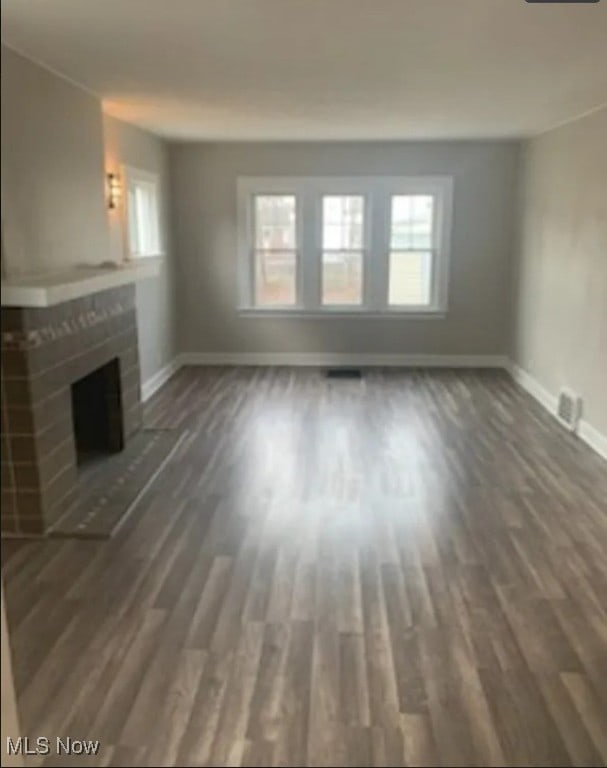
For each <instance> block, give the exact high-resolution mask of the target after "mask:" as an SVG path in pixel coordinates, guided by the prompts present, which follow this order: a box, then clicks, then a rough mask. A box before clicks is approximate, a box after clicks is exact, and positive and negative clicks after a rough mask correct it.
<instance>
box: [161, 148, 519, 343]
mask: <svg viewBox="0 0 607 768" xmlns="http://www.w3.org/2000/svg"><path fill="white" fill-rule="evenodd" d="M518 151H519V147H518V144H517V143H516V142H453V143H442V142H436V143H434V142H433V143H399V144H385V143H383V144H375V143H364V144H357V143H349V144H197V143H196V144H173V145H171V147H170V152H171V185H172V186H171V201H172V221H173V228H174V229H173V233H174V245H175V249H176V253H177V257H178V277H177V280H178V295H179V317H178V329H179V330H178V339H179V346H180V351H185V352H231V353H236V352H247V353H251V352H253V353H254V352H303V353H315V352H326V353H377V354H382V353H385V354H399V353H411V354H414V353H422V354H462V355H466V354H505V353H507V351H508V349H509V341H510V338H509V335H510V334H509V332H510V318H509V313H510V287H511V279H512V278H511V274H510V268H511V258H510V257H511V250H512V233H513V229H514V214H515V197H516V171H517V163H518ZM357 174H358V175H365V174H366V175H381V174H391V175H407V174H449V175H453V176H454V177H455V195H454V231H453V239H452V262H451V281H450V290H449V312H448V315H447V317H446V318H445V319H434V318H433V319H421V320H419V319H399V318H386V319H384V318H381V319H375V318H367V319H361V318H331V319H326V318H320V319H318V318H316V319H313V318H284V317H281V318H274V319H272V318H269V319H268V318H263V319H261V318H254V319H252V318H250V317H246V318H245V317H239V315H238V313H237V311H236V307H237V222H236V180H237V177H238V176H239V175H259V176H271V175H325V176H326V175H343V176H355V175H357Z"/></svg>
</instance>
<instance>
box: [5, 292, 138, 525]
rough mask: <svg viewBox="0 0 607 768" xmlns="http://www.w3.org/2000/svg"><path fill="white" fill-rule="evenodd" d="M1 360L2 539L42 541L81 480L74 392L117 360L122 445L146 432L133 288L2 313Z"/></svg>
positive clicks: (13, 309)
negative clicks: (38, 538) (31, 537)
mask: <svg viewBox="0 0 607 768" xmlns="http://www.w3.org/2000/svg"><path fill="white" fill-rule="evenodd" d="M1 359H2V531H3V532H6V533H9V534H43V533H45V532H47V531H48V530H49V528H51V527H52V525H53V523H54V522H56V520H57V519H58V517H59V516H60V515H61V514H62V512H63V506H62V500H63V499H64V498H65V496H66V494H68V493H69V491H70V490H72V489H73V488H74V485H75V482H76V477H77V472H78V468H77V462H76V444H75V435H74V423H73V416H72V390H71V388H72V384H74V382H76V381H78V380H79V379H81V378H83V377H84V376H87V375H88V374H89V373H91V372H93V371H95V370H97V369H98V368H100V367H101V366H104V365H105V364H107V363H108V362H110V361H112V360H115V359H117V360H118V365H119V371H120V387H119V394H118V396H117V397H116V398H115V399H116V402H115V404H114V405H113V407H114V408H115V409H120V411H121V415H122V418H121V421H122V429H123V437H124V440H125V441H126V440H128V438H129V437H130V436H131V435H132V434H133V433H134V432H135V431H136V430H137V429H139V427H140V426H141V401H140V383H139V358H138V349H137V325H136V315H135V288H134V285H127V286H123V287H120V288H114V289H111V290H106V291H103V292H101V293H95V294H93V295H90V296H86V297H84V298H79V299H75V300H73V301H68V302H64V303H62V304H58V305H56V306H52V307H47V308H35V309H34V308H12V307H3V308H2V358H1ZM115 416H116V417H117V418H118V419H119V420H120V412H116V414H115Z"/></svg>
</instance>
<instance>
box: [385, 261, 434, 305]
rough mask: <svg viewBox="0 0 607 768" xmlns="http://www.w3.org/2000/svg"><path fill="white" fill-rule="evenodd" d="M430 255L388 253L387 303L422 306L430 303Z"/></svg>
mask: <svg viewBox="0 0 607 768" xmlns="http://www.w3.org/2000/svg"><path fill="white" fill-rule="evenodd" d="M431 275H432V253H428V252H427V251H426V252H415V251H405V252H400V253H399V252H398V251H393V252H392V253H390V281H389V287H388V303H389V304H391V305H400V306H407V305H410V306H423V305H426V304H429V303H430V285H431Z"/></svg>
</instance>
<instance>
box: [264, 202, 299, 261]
mask: <svg viewBox="0 0 607 768" xmlns="http://www.w3.org/2000/svg"><path fill="white" fill-rule="evenodd" d="M254 215H255V246H256V247H257V248H263V249H264V250H281V249H283V248H284V249H285V250H291V249H294V248H295V242H296V233H295V227H296V222H295V196H294V195H256V197H255V207H254Z"/></svg>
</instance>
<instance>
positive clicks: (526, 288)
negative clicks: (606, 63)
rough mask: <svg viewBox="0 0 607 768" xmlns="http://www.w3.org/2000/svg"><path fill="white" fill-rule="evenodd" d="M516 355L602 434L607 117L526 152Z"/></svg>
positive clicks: (605, 427)
mask: <svg viewBox="0 0 607 768" xmlns="http://www.w3.org/2000/svg"><path fill="white" fill-rule="evenodd" d="M521 159H522V163H521V198H520V211H521V222H520V244H519V249H518V259H517V268H516V272H515V301H516V311H515V313H514V341H513V356H514V360H515V362H516V363H517V364H518V365H520V366H521V367H522V368H524V369H525V370H526V371H528V372H529V373H530V374H531V375H532V376H533V377H534V378H535V379H537V381H538V382H539V383H540V384H542V385H543V386H544V387H545V388H546V389H547V390H548V391H549V392H551V393H552V394H553V395H556V394H557V393H558V391H559V389H560V388H561V387H562V386H567V387H570V388H571V389H573V390H574V391H576V392H578V393H579V394H581V395H582V397H583V398H584V418H585V419H586V420H587V421H588V422H589V423H590V424H591V425H592V426H593V427H595V428H596V429H598V430H599V431H601V432H602V433H603V434H607V109H603V110H601V111H600V112H596V113H594V114H593V115H590V116H588V117H585V118H583V119H581V120H577V121H576V122H573V123H570V124H568V125H565V126H563V127H561V128H559V129H557V130H554V131H550V132H549V133H545V134H543V135H542V136H539V137H537V138H535V139H533V140H531V141H529V142H527V143H526V144H525V146H524V150H523V154H522V158H521Z"/></svg>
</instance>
